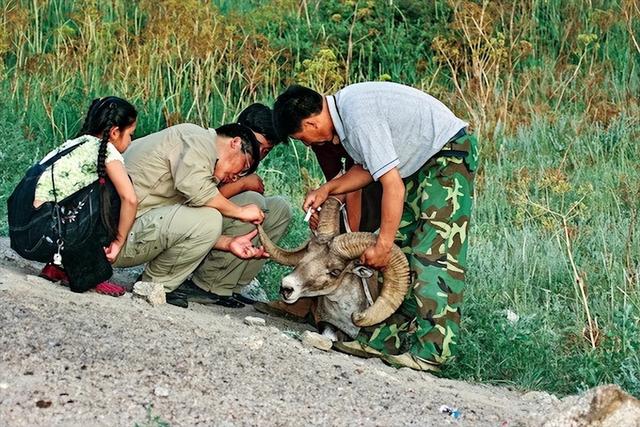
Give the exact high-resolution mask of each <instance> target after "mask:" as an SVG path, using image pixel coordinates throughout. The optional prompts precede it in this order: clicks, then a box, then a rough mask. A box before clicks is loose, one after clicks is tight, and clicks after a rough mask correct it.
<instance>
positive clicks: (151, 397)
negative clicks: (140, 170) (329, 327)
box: [0, 239, 560, 426]
mask: <svg viewBox="0 0 640 427" xmlns="http://www.w3.org/2000/svg"><path fill="white" fill-rule="evenodd" d="M39 267H40V266H39V265H37V264H32V263H29V262H26V261H24V260H21V259H20V258H19V257H18V256H17V255H15V254H14V253H13V252H11V251H10V249H8V242H7V240H6V239H2V240H0V325H1V326H0V328H1V331H2V333H1V334H0V349H1V350H0V355H1V356H0V420H1V424H2V425H4V426H33V425H85V426H86V425H92V426H94V425H109V426H113V425H126V426H132V425H134V424H135V423H138V424H140V425H163V424H162V422H163V421H166V422H168V423H170V424H171V425H198V424H200V425H302V424H304V425H347V424H348V425H419V426H425V425H434V426H440V425H446V424H460V425H465V426H476V425H477V426H486V425H494V426H529V425H540V424H541V423H542V422H543V416H545V415H548V414H550V413H552V412H553V411H554V409H556V408H557V406H558V404H559V403H560V402H559V401H558V400H557V399H556V398H555V397H554V396H551V395H548V394H546V393H540V392H533V393H527V394H523V393H519V392H517V391H513V390H509V389H506V388H499V387H491V386H484V385H475V384H468V383H464V382H460V381H451V380H446V379H439V378H436V377H434V376H432V375H429V374H425V373H420V372H415V371H411V370H408V369H401V370H397V369H394V368H392V367H389V366H386V365H384V364H383V363H382V362H380V361H378V360H372V359H368V360H363V359H358V358H355V357H351V356H347V355H343V354H340V353H335V352H324V351H321V350H318V349H315V348H311V347H307V346H305V345H303V344H302V343H301V342H300V341H299V339H298V337H299V336H300V334H301V333H302V332H303V331H304V326H300V325H298V324H293V323H287V322H284V321H280V320H278V319H275V318H271V317H265V316H262V315H259V314H258V313H256V312H255V311H253V309H252V308H250V307H248V308H244V309H240V310H230V309H224V308H222V307H218V306H202V305H198V304H192V307H190V308H189V309H181V308H177V307H174V306H170V305H166V304H164V305H160V306H156V307H152V306H151V305H149V304H148V303H146V302H145V301H144V300H143V299H141V298H131V294H127V295H126V296H124V297H121V298H112V297H107V296H103V295H98V294H95V293H92V292H89V293H85V294H74V293H72V292H70V291H69V290H68V289H66V288H64V287H61V286H59V285H55V284H52V283H49V282H47V281H45V280H43V279H40V278H38V277H36V276H35V274H37V272H38V269H39ZM138 272H139V270H119V271H118V272H117V274H116V280H117V281H120V282H123V283H127V284H128V285H131V284H132V283H133V281H134V279H135V277H137V274H138ZM246 316H259V317H263V318H265V320H266V324H265V325H264V326H259V325H255V324H254V325H247V324H245V323H244V322H243V319H244V318H245V317H246ZM442 405H447V406H449V407H450V408H455V409H457V412H454V414H453V416H452V415H451V414H450V413H446V412H442V411H441V406H442ZM449 412H451V411H449ZM457 415H460V417H459V418H456V416H457Z"/></svg>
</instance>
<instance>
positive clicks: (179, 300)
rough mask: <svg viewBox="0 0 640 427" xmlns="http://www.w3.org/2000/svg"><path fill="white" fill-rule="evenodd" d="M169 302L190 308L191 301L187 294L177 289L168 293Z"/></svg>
mask: <svg viewBox="0 0 640 427" xmlns="http://www.w3.org/2000/svg"><path fill="white" fill-rule="evenodd" d="M166 297H167V304H171V305H175V306H176V307H182V308H188V307H189V301H187V299H186V298H185V295H184V294H183V293H182V292H180V291H178V290H177V289H176V290H175V291H173V292H169V293H167V294H166Z"/></svg>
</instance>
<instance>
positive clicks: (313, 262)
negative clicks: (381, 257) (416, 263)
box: [258, 198, 410, 340]
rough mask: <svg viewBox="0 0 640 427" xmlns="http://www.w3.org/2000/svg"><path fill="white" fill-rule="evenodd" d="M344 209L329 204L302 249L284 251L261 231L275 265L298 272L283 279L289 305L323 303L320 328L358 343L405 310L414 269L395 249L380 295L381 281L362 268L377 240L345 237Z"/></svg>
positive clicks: (366, 235)
mask: <svg viewBox="0 0 640 427" xmlns="http://www.w3.org/2000/svg"><path fill="white" fill-rule="evenodd" d="M340 206H341V204H340V201H339V200H337V199H335V198H329V199H328V200H327V201H326V202H325V203H324V204H323V205H322V209H321V210H320V218H319V223H318V228H317V230H316V231H315V232H314V233H313V235H312V236H311V238H310V239H309V241H308V242H307V243H305V244H304V245H302V246H301V247H299V248H297V249H293V250H289V249H282V248H280V247H278V246H276V245H275V244H274V243H273V242H272V241H271V240H270V239H269V237H268V236H267V235H266V234H265V233H264V232H263V230H262V228H261V227H260V226H258V231H259V235H260V240H261V241H262V244H263V246H264V248H265V249H266V250H267V252H269V254H270V256H271V260H273V261H275V262H278V263H280V264H284V265H288V266H292V267H294V269H293V271H292V272H291V273H290V274H288V275H286V276H285V277H283V278H282V282H281V286H280V295H281V296H282V299H283V300H284V302H286V303H289V304H292V303H294V302H296V301H297V300H298V299H299V298H302V297H319V298H318V306H317V313H316V316H315V317H316V320H317V322H318V326H319V327H322V326H326V325H331V326H333V327H335V328H338V329H339V330H340V331H342V332H343V333H345V334H346V335H348V336H349V337H351V338H355V336H356V335H357V333H358V331H359V329H360V328H361V327H365V326H371V325H375V324H377V323H380V322H382V321H384V320H385V319H386V318H388V317H389V316H391V315H392V314H393V313H394V312H395V311H396V310H397V309H398V307H400V304H402V301H403V299H404V297H405V295H406V293H407V291H408V289H409V281H410V278H409V264H408V262H407V258H406V257H405V255H404V254H403V253H402V251H401V250H400V248H398V247H397V246H395V245H394V247H393V249H392V252H391V260H390V262H389V264H388V266H387V268H386V269H385V270H384V272H383V274H382V277H383V280H382V285H381V288H380V292H379V295H377V292H376V291H377V288H378V286H377V275H376V274H373V275H371V274H370V273H369V274H367V273H366V271H367V270H366V269H363V267H362V266H361V265H360V264H359V262H358V259H359V257H360V255H362V253H363V252H364V251H365V249H367V248H368V247H369V246H371V245H373V244H374V243H375V241H376V236H375V235H374V234H373V233H362V232H356V233H345V234H340V232H339V215H340ZM367 276H370V277H368V278H367ZM370 290H373V292H369V291H370ZM376 297H377V298H376ZM374 299H375V301H374ZM323 329H324V330H323V334H324V335H326V336H329V337H330V338H332V339H334V340H335V339H336V336H335V335H334V334H333V331H332V330H331V328H323Z"/></svg>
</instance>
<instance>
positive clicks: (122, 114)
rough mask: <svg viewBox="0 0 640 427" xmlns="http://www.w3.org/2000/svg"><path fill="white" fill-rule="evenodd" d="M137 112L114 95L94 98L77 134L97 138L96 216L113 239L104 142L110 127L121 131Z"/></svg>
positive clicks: (113, 231)
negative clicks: (98, 209) (97, 187)
mask: <svg viewBox="0 0 640 427" xmlns="http://www.w3.org/2000/svg"><path fill="white" fill-rule="evenodd" d="M137 117H138V112H137V111H136V109H135V107H134V106H133V105H131V104H130V103H129V102H127V101H125V100H124V99H122V98H118V97H116V96H107V97H104V98H97V99H94V100H93V101H92V102H91V106H90V107H89V111H88V112H87V116H86V117H85V119H84V124H83V125H82V129H80V133H79V136H81V135H93V136H96V137H98V138H100V147H99V148H98V159H97V170H98V179H99V180H100V184H101V185H100V202H101V203H100V205H101V206H100V217H101V219H102V224H103V225H104V227H105V229H106V231H107V235H108V236H109V240H113V239H115V237H116V235H117V230H118V224H117V221H116V220H115V218H114V216H112V215H111V197H110V194H109V191H108V190H107V187H106V185H105V183H106V179H107V170H106V165H105V161H106V158H107V143H108V142H109V134H110V132H111V129H113V128H114V127H117V128H118V129H120V130H121V131H124V130H125V129H126V128H127V127H129V126H131V125H132V124H133V123H134V122H135V121H136V119H137Z"/></svg>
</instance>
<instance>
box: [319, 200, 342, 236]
mask: <svg viewBox="0 0 640 427" xmlns="http://www.w3.org/2000/svg"><path fill="white" fill-rule="evenodd" d="M341 206H342V203H341V202H340V200H338V199H336V198H335V197H329V198H328V199H327V200H326V201H325V202H324V203H323V204H322V209H321V210H320V218H319V222H318V228H317V230H316V237H317V238H318V240H319V241H321V242H327V241H329V240H330V239H331V238H333V236H335V235H337V234H338V233H339V232H340V207H341Z"/></svg>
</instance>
